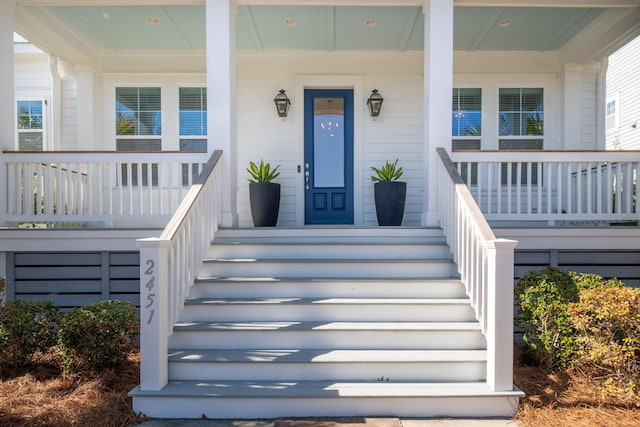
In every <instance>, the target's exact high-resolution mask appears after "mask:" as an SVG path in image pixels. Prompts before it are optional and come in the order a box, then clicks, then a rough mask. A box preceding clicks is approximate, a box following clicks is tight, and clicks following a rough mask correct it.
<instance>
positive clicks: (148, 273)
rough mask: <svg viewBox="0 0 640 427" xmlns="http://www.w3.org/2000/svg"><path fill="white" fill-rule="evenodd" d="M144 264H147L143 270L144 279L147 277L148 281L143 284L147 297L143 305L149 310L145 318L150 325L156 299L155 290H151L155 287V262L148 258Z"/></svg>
mask: <svg viewBox="0 0 640 427" xmlns="http://www.w3.org/2000/svg"><path fill="white" fill-rule="evenodd" d="M145 265H146V266H147V269H146V270H145V271H144V274H145V279H146V278H148V279H149V281H148V282H147V283H146V284H145V285H144V286H145V288H147V298H146V300H145V301H146V305H145V306H144V308H145V309H147V310H149V318H148V319H147V325H150V324H151V320H152V319H153V315H154V313H155V312H156V300H155V298H156V294H155V292H151V291H153V288H154V287H155V282H156V276H155V274H154V271H153V269H154V268H155V266H156V264H155V262H153V260H151V259H148V260H147V261H146V263H145ZM140 305H142V302H141V303H140Z"/></svg>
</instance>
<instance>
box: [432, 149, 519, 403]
mask: <svg viewBox="0 0 640 427" xmlns="http://www.w3.org/2000/svg"><path fill="white" fill-rule="evenodd" d="M437 152H438V155H439V157H440V160H441V162H438V183H437V185H438V188H439V189H440V193H439V200H438V202H439V206H438V208H439V212H440V216H441V219H440V225H441V227H442V230H443V232H444V234H445V236H446V238H447V243H448V244H449V247H450V248H451V252H452V253H453V257H454V261H455V262H456V264H457V266H458V272H459V273H460V278H461V280H462V282H463V283H464V285H465V287H466V290H467V294H468V296H469V298H470V300H471V304H472V306H473V308H474V309H475V311H476V316H477V318H478V321H479V322H480V325H481V327H482V332H483V333H484V335H485V337H486V339H487V384H488V385H489V386H490V387H491V389H492V390H494V391H511V390H512V389H513V261H514V255H513V253H514V249H515V247H516V244H517V242H515V241H513V240H505V239H497V238H496V237H495V235H494V234H493V231H492V230H491V227H489V224H487V222H486V220H485V218H484V216H483V215H482V212H481V211H480V209H479V208H478V206H477V205H476V203H475V201H474V199H473V196H472V195H471V193H470V192H469V189H468V188H467V186H466V185H465V182H464V181H463V180H462V178H461V176H460V174H459V173H458V171H457V170H456V168H455V165H454V164H453V163H452V162H451V159H450V158H449V155H448V154H447V152H446V150H445V149H444V148H438V149H437Z"/></svg>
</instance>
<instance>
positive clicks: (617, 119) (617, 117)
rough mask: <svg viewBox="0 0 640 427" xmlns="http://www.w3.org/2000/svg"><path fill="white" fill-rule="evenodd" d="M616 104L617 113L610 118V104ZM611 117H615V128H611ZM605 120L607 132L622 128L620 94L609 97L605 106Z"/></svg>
mask: <svg viewBox="0 0 640 427" xmlns="http://www.w3.org/2000/svg"><path fill="white" fill-rule="evenodd" d="M612 102H614V103H615V107H616V108H615V111H614V113H613V114H612V115H611V116H610V115H609V104H610V103H612ZM609 117H613V126H611V127H609ZM604 120H605V129H606V132H609V131H615V130H616V129H619V128H620V94H619V93H616V94H615V95H612V96H608V97H607V100H606V103H605V106H604Z"/></svg>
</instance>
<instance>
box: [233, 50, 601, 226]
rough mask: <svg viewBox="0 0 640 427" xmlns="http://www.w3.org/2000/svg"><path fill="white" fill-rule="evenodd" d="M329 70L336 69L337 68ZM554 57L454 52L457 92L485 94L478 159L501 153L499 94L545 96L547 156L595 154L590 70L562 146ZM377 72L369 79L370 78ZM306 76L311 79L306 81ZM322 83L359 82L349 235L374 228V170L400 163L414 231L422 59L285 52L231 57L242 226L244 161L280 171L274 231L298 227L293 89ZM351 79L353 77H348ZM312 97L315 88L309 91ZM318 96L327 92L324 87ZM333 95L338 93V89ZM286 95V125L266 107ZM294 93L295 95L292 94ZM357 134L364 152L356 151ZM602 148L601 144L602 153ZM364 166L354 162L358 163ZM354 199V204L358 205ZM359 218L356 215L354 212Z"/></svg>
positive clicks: (299, 138) (297, 112) (298, 146)
mask: <svg viewBox="0 0 640 427" xmlns="http://www.w3.org/2000/svg"><path fill="white" fill-rule="evenodd" d="M335 64H340V65H339V68H337V67H336V65H335ZM558 64H559V61H558V56H557V54H556V53H553V52H552V53H534V54H531V53H514V52H484V53H479V52H474V53H468V52H456V55H455V58H454V87H481V88H482V89H483V126H482V128H483V136H482V148H483V149H497V148H498V121H497V110H498V90H499V88H501V87H542V88H543V89H544V94H545V98H544V104H545V136H544V148H545V149H548V150H562V149H595V148H596V147H597V146H598V142H597V137H596V121H597V111H596V91H597V67H595V66H588V67H587V66H585V67H579V73H578V75H577V76H578V81H577V83H578V86H577V88H576V90H577V93H578V96H577V97H576V98H571V99H569V100H568V102H569V103H570V104H569V105H568V108H569V109H570V110H571V109H573V110H577V111H578V114H577V115H576V118H577V120H576V124H575V125H574V127H575V131H576V132H577V133H579V135H578V138H574V139H575V140H577V141H578V146H568V144H566V143H565V138H564V133H565V131H566V130H565V123H564V120H563V92H562V91H563V78H562V72H561V70H560V66H559V65H558ZM285 70H286V71H285ZM370 70H375V71H370ZM308 76H313V77H308ZM322 76H325V78H326V79H328V81H331V79H332V78H338V77H337V76H345V78H347V79H348V76H357V78H358V79H360V80H359V81H361V89H362V98H363V99H355V108H356V109H358V108H360V109H361V113H362V114H361V117H362V119H361V121H360V122H359V123H358V122H357V123H355V128H356V135H355V140H356V143H355V150H356V152H355V166H356V170H355V172H354V174H355V178H356V182H355V184H356V187H357V186H358V184H361V185H362V187H361V193H360V194H361V196H359V195H358V193H357V192H356V200H355V205H356V215H355V223H356V225H364V226H370V225H376V224H377V222H376V217H375V207H374V204H373V185H372V182H371V181H370V176H371V169H370V168H371V166H373V165H375V166H379V165H381V164H382V163H384V162H385V161H386V160H387V159H388V160H390V161H393V160H395V159H396V158H399V159H400V164H402V166H403V167H404V168H405V174H404V176H403V179H404V180H406V181H407V184H408V187H407V194H408V195H407V204H406V209H405V216H404V221H403V225H405V226H414V225H415V226H417V225H420V215H421V213H422V211H423V207H422V193H423V191H424V188H423V185H422V179H423V174H424V170H423V165H422V158H423V157H422V154H423V149H424V145H423V141H422V131H423V125H422V114H423V105H422V93H423V74H422V52H405V53H393V52H315V53H314V52H304V53H301V52H296V53H293V52H290V53H253V52H252V53H248V52H245V53H240V54H239V55H238V183H239V189H238V213H239V218H240V226H251V225H252V221H251V213H250V208H249V195H248V184H247V177H248V175H247V172H246V167H247V166H248V164H249V161H250V160H253V161H259V160H260V159H264V160H265V161H268V162H270V163H272V164H273V165H277V164H280V165H282V166H281V175H280V177H279V178H278V181H279V182H280V183H281V184H282V202H281V211H280V219H279V223H278V225H279V226H296V225H302V218H303V215H302V212H301V210H303V209H304V206H303V200H302V197H303V196H302V195H303V192H302V191H300V189H299V188H298V187H300V188H302V186H303V175H302V174H298V172H297V166H298V165H301V166H302V165H303V157H304V156H303V144H304V135H303V126H302V120H303V93H302V90H301V87H302V86H300V85H297V84H296V81H297V80H305V78H308V79H311V81H321V80H322ZM354 78H355V77H354ZM310 87H313V86H310ZM323 87H325V86H323ZM336 87H341V86H340V85H337V86H336ZM281 88H282V89H285V90H286V91H287V95H288V96H289V98H290V99H291V102H292V106H291V110H290V113H289V117H288V118H287V119H286V121H284V122H283V121H281V120H280V119H278V117H277V116H276V112H275V107H274V105H273V101H272V99H273V97H274V96H275V94H276V93H277V91H278V90H279V89H281ZM372 89H379V90H380V93H381V94H382V96H383V97H384V98H385V101H384V104H383V107H382V113H381V116H380V117H379V118H378V119H377V120H376V121H373V120H372V119H371V118H370V117H369V115H368V112H367V109H366V98H367V97H368V96H369V94H370V92H371V90H372ZM298 92H300V93H298ZM358 129H360V132H361V139H362V141H361V143H360V145H359V144H358V138H359V137H358ZM602 146H603V144H602V143H600V148H602ZM359 159H361V160H359ZM359 197H361V198H359ZM359 204H360V206H362V211H361V212H358V205H359Z"/></svg>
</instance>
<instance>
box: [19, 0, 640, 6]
mask: <svg viewBox="0 0 640 427" xmlns="http://www.w3.org/2000/svg"><path fill="white" fill-rule="evenodd" d="M235 1H236V3H237V4H239V5H261V6H267V5H298V6H306V5H307V6H423V5H424V4H425V2H426V1H427V0H235ZM205 3H206V0H17V4H18V6H96V5H100V6H162V5H164V6H167V5H172V6H180V5H203V4H205ZM454 5H455V6H461V7H462V6H465V7H597V8H618V7H640V0H454Z"/></svg>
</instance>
